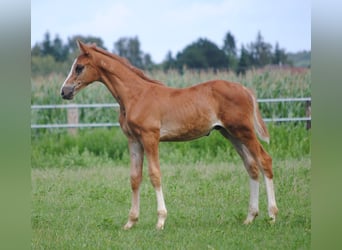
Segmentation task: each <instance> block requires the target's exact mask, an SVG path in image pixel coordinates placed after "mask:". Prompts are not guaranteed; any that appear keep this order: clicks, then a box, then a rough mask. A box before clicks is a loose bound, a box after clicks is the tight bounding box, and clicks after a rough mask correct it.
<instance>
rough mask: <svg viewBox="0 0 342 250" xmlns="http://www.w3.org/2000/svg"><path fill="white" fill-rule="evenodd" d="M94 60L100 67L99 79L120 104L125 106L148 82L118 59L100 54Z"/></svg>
mask: <svg viewBox="0 0 342 250" xmlns="http://www.w3.org/2000/svg"><path fill="white" fill-rule="evenodd" d="M96 61H97V64H98V67H99V68H100V75H101V81H102V82H103V83H104V84H105V85H106V87H107V88H108V90H109V91H110V92H111V94H112V95H113V97H114V98H115V99H116V101H117V102H118V103H119V104H120V105H124V106H127V105H128V103H129V102H130V100H133V99H134V97H135V96H138V95H139V94H140V93H141V92H142V90H143V89H144V88H146V87H148V85H149V84H150V83H149V82H148V81H147V80H146V79H143V78H141V77H140V76H139V75H138V74H136V73H135V72H134V71H132V70H131V69H130V68H129V67H128V66H127V65H125V64H124V63H122V62H120V61H119V60H116V59H114V58H111V57H109V56H105V55H100V57H99V58H97V60H96Z"/></svg>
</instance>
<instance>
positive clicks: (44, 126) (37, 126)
mask: <svg viewBox="0 0 342 250" xmlns="http://www.w3.org/2000/svg"><path fill="white" fill-rule="evenodd" d="M274 102H310V103H311V97H302V98H276V99H258V103H274ZM119 107H120V106H119V104H118V103H95V104H52V105H32V106H31V110H39V109H67V110H77V109H80V108H119ZM309 107H310V108H311V104H310V106H309ZM307 108H308V107H307ZM263 120H264V121H265V122H294V121H306V122H311V112H310V114H309V115H308V116H307V117H278V118H264V119H263ZM118 126H120V124H119V123H118V122H116V123H78V120H77V122H76V123H75V122H73V121H69V122H68V123H67V124H31V129H48V128H68V129H72V128H88V127H118Z"/></svg>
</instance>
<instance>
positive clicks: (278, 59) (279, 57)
mask: <svg viewBox="0 0 342 250" xmlns="http://www.w3.org/2000/svg"><path fill="white" fill-rule="evenodd" d="M272 63H273V64H278V65H282V64H287V63H288V60H287V55H286V52H285V50H284V49H280V48H279V44H278V42H277V43H276V45H275V49H274V54H273V58H272Z"/></svg>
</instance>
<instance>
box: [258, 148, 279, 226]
mask: <svg viewBox="0 0 342 250" xmlns="http://www.w3.org/2000/svg"><path fill="white" fill-rule="evenodd" d="M260 155H261V161H260V168H261V169H262V172H263V174H264V180H265V185H266V193H267V202H268V215H269V217H270V222H271V223H274V222H275V219H276V215H277V213H278V207H277V204H276V200H275V193H274V185H273V171H272V158H271V157H270V156H269V155H268V153H267V152H266V151H265V150H264V148H263V147H262V145H261V144H260Z"/></svg>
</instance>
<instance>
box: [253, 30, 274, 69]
mask: <svg viewBox="0 0 342 250" xmlns="http://www.w3.org/2000/svg"><path fill="white" fill-rule="evenodd" d="M249 49H250V54H251V57H252V64H253V65H254V66H257V67H263V66H265V65H267V64H269V63H271V62H272V45H271V44H269V43H266V42H264V38H263V37H262V35H261V32H260V31H259V32H258V34H257V37H256V41H255V42H254V43H251V44H250V46H249Z"/></svg>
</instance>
